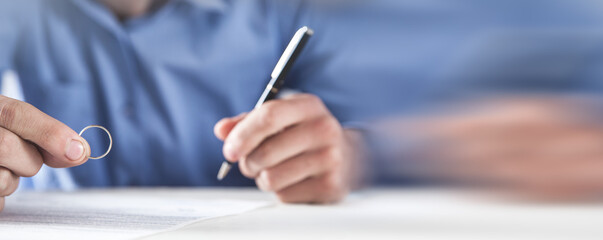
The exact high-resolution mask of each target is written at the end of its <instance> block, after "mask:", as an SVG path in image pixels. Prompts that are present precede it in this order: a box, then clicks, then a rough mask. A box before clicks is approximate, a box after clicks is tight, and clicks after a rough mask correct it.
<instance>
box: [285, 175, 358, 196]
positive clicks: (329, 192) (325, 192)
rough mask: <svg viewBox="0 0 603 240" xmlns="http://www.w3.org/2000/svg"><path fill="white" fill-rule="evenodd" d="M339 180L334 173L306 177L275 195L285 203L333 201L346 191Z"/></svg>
mask: <svg viewBox="0 0 603 240" xmlns="http://www.w3.org/2000/svg"><path fill="white" fill-rule="evenodd" d="M341 181H342V180H340V179H338V178H336V175H334V174H325V175H322V176H320V177H313V178H308V179H306V180H304V181H302V182H300V183H298V184H295V185H293V186H291V187H288V188H285V189H283V190H281V191H278V192H277V193H276V195H277V196H278V198H279V199H280V200H281V201H282V202H286V203H333V202H337V201H340V200H341V199H343V197H344V196H345V194H346V192H347V189H344V188H343V187H342V186H343V183H342V182H341Z"/></svg>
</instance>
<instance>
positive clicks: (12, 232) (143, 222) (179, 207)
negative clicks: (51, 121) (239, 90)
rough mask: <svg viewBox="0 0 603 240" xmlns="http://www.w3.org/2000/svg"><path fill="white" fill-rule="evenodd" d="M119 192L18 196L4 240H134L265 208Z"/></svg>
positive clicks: (1, 225) (3, 219)
mask: <svg viewBox="0 0 603 240" xmlns="http://www.w3.org/2000/svg"><path fill="white" fill-rule="evenodd" d="M268 204H269V202H266V201H246V200H232V199H231V200H228V199H209V200H205V199H202V198H194V197H187V196H183V195H182V194H181V195H177V196H173V195H170V194H169V192H166V193H164V194H163V195H161V194H146V195H144V194H143V195H136V194H128V193H127V192H125V191H117V192H94V191H92V192H85V191H84V192H72V193H62V192H45V193H34V192H32V193H17V194H16V195H14V196H10V197H8V198H7V199H6V206H5V208H4V210H3V211H2V212H1V213H0V233H1V238H2V239H61V240H67V239H132V238H137V237H142V236H145V235H149V234H153V233H157V232H161V231H165V230H171V229H175V228H177V227H180V226H183V225H186V224H188V223H191V222H195V221H199V220H204V219H210V218H215V217H221V216H227V215H233V214H239V213H243V212H246V211H250V210H253V209H256V208H260V207H263V206H266V205H268Z"/></svg>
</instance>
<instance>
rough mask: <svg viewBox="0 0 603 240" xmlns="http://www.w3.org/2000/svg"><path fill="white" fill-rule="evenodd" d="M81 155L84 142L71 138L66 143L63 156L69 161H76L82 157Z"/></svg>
mask: <svg viewBox="0 0 603 240" xmlns="http://www.w3.org/2000/svg"><path fill="white" fill-rule="evenodd" d="M82 155H84V144H82V142H80V141H78V140H75V139H72V140H71V141H70V142H69V144H67V150H66V151H65V156H66V157H67V158H69V160H71V161H78V160H80V159H81V158H82Z"/></svg>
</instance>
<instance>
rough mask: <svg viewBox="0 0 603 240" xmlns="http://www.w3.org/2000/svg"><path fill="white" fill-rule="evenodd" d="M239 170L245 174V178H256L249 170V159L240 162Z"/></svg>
mask: <svg viewBox="0 0 603 240" xmlns="http://www.w3.org/2000/svg"><path fill="white" fill-rule="evenodd" d="M239 170H240V171H241V174H243V176H245V177H248V178H253V177H255V176H254V175H253V173H252V172H251V169H250V168H249V160H248V159H247V158H242V159H241V161H240V162H239Z"/></svg>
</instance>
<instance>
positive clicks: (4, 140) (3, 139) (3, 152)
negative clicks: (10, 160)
mask: <svg viewBox="0 0 603 240" xmlns="http://www.w3.org/2000/svg"><path fill="white" fill-rule="evenodd" d="M16 138H17V136H16V135H14V134H11V133H10V132H8V131H7V130H4V129H3V130H1V131H0V156H3V157H6V156H10V155H11V151H12V150H13V149H15V147H16V143H17V139H16Z"/></svg>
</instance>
